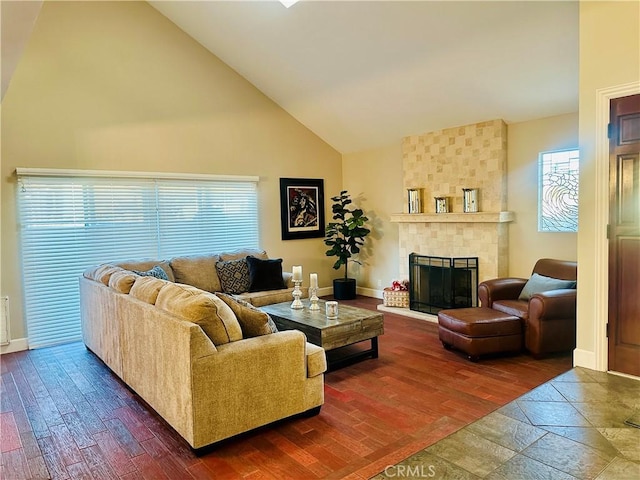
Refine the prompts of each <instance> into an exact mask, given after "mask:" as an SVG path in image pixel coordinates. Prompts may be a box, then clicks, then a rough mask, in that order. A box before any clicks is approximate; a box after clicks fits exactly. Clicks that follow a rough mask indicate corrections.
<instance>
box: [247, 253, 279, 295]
mask: <svg viewBox="0 0 640 480" xmlns="http://www.w3.org/2000/svg"><path fill="white" fill-rule="evenodd" d="M247 264H248V265H249V291H250V292H262V291H265V290H280V289H283V288H287V286H286V285H285V284H284V280H283V279H282V259H281V258H273V259H269V260H262V259H260V258H256V257H252V256H248V257H247Z"/></svg>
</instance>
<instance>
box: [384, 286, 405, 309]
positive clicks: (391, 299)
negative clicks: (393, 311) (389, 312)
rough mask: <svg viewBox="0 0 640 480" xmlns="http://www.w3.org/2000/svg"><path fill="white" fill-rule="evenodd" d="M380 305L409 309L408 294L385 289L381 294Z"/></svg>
mask: <svg viewBox="0 0 640 480" xmlns="http://www.w3.org/2000/svg"><path fill="white" fill-rule="evenodd" d="M382 303H383V305H384V306H385V307H401V308H409V292H408V291H407V290H392V289H391V288H389V287H387V288H385V289H384V291H383V292H382Z"/></svg>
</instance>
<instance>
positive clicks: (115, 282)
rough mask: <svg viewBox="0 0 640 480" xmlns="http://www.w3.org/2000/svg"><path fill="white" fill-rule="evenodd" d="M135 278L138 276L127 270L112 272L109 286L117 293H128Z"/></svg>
mask: <svg viewBox="0 0 640 480" xmlns="http://www.w3.org/2000/svg"><path fill="white" fill-rule="evenodd" d="M137 278H140V277H139V276H138V275H136V274H135V273H131V272H130V271H128V270H121V271H119V272H114V273H112V274H111V277H110V278H109V287H111V288H112V289H113V290H115V291H116V292H119V293H129V291H130V290H131V287H132V286H133V284H134V282H135V281H136V279H137Z"/></svg>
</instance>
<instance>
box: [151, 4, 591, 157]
mask: <svg viewBox="0 0 640 480" xmlns="http://www.w3.org/2000/svg"><path fill="white" fill-rule="evenodd" d="M150 3H151V5H153V6H154V7H155V8H156V9H158V10H159V11H160V12H161V13H163V14H164V15H165V16H166V17H167V18H169V19H170V20H171V21H173V22H174V23H175V24H176V25H178V26H179V27H180V28H181V29H183V30H184V31H185V32H186V33H188V34H189V35H190V36H192V37H193V38H194V39H195V40H197V41H198V42H200V43H201V44H202V45H203V46H204V47H206V48H207V49H209V50H210V51H211V52H212V53H214V54H215V55H216V56H218V57H219V58H220V59H221V60H223V61H224V62H225V63H227V64H228V65H230V66H231V67H232V68H233V69H235V70H236V71H237V72H239V73H240V74H241V75H242V76H243V77H245V78H246V79H247V80H249V81H250V82H251V83H252V84H254V85H255V86H256V87H257V88H258V89H260V90H261V91H262V92H264V93H265V94H266V95H267V96H269V97H270V98H271V99H273V100H274V101H275V102H276V103H278V104H279V105H280V106H282V108H284V109H285V110H287V111H288V112H289V113H290V114H291V115H293V116H294V117H295V118H297V119H298V120H299V121H300V122H301V123H303V124H304V125H306V126H307V127H308V128H310V129H311V130H312V131H313V132H315V133H316V134H317V135H319V136H320V137H322V138H323V139H324V140H325V141H326V142H328V143H329V144H331V145H332V146H333V147H334V148H336V149H337V150H339V151H341V152H343V153H347V152H353V151H359V150H364V149H368V148H373V147H377V146H381V145H390V144H392V142H397V141H399V139H400V138H402V137H403V136H406V135H412V134H416V133H424V132H428V131H433V130H438V129H440V128H446V127H454V126H458V125H465V124H469V123H475V122H478V121H484V120H491V119H495V118H502V119H504V120H505V121H506V122H507V123H512V122H520V121H525V120H531V119H535V118H542V117H546V116H552V115H557V114H562V113H568V112H576V111H577V110H578V2H577V1H519V2H510V1H494V2H489V1H466V2H458V1H319V0H313V1H311V0H301V1H300V2H299V3H297V4H295V5H293V6H292V7H291V8H285V7H284V6H283V5H282V4H280V3H279V2H277V1H257V2H247V1H227V2H221V1H196V2H180V1H150Z"/></svg>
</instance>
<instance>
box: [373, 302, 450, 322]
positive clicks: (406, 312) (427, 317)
mask: <svg viewBox="0 0 640 480" xmlns="http://www.w3.org/2000/svg"><path fill="white" fill-rule="evenodd" d="M377 308H378V310H380V311H381V312H388V313H395V314H396V315H402V316H403V317H410V318H416V319H418V320H424V321H426V322H431V323H438V316H437V315H431V314H429V313H422V312H416V311H415V310H410V309H409V308H408V307H407V308H402V307H385V306H384V305H378V306H377Z"/></svg>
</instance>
